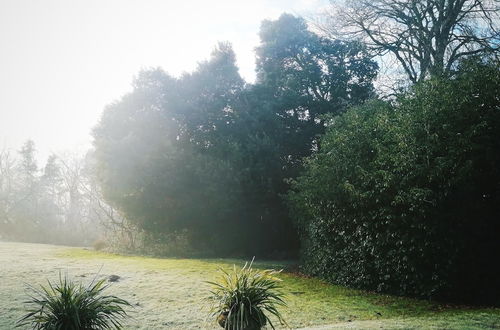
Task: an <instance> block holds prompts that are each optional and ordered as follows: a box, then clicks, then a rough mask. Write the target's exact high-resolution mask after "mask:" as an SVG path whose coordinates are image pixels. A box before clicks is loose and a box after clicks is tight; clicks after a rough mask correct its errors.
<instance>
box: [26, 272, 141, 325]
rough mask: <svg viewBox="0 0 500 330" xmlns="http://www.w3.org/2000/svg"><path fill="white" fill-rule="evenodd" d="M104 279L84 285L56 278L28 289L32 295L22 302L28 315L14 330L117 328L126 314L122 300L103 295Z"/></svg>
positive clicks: (105, 286)
mask: <svg viewBox="0 0 500 330" xmlns="http://www.w3.org/2000/svg"><path fill="white" fill-rule="evenodd" d="M108 287H109V285H106V280H105V279H102V280H99V281H96V280H95V279H94V281H92V282H91V283H90V284H89V285H88V286H83V285H82V284H81V283H75V282H73V281H71V280H69V279H68V278H67V277H66V276H65V277H64V278H62V277H61V276H59V282H58V283H55V284H53V283H51V282H50V281H48V285H47V286H43V285H42V286H41V287H40V289H36V288H34V287H31V289H32V290H33V294H31V295H30V299H29V300H28V301H26V302H25V303H26V305H27V306H28V308H27V309H28V313H27V314H26V315H25V316H24V317H22V318H21V319H20V320H19V321H18V322H17V327H21V326H27V325H28V326H31V328H33V329H35V330H49V329H50V330H55V329H65V330H97V329H99V330H101V329H115V330H117V329H121V328H122V320H124V319H125V318H126V317H127V316H128V315H127V312H126V310H125V309H124V308H125V307H129V306H131V305H130V303H128V302H127V301H126V300H124V299H121V298H118V297H116V296H112V295H105V294H104V293H103V291H104V290H106V289H107V288H108Z"/></svg>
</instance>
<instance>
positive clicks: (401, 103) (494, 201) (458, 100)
mask: <svg viewBox="0 0 500 330" xmlns="http://www.w3.org/2000/svg"><path fill="white" fill-rule="evenodd" d="M498 95H500V70H499V68H498V66H497V65H491V64H488V65H485V64H467V65H464V66H463V67H462V68H461V71H460V74H458V75H457V76H456V77H453V78H449V79H445V78H435V79H431V80H429V81H426V82H424V83H422V84H420V85H417V86H415V87H414V88H413V89H412V90H411V91H410V92H409V93H407V94H405V95H403V96H402V97H400V98H399V99H398V100H397V101H396V102H393V103H387V102H382V101H373V102H371V103H368V104H366V105H364V106H361V107H357V108H353V109H350V110H349V111H347V112H346V113H345V114H344V115H342V116H341V117H337V118H334V119H332V120H331V121H330V126H329V128H328V130H327V133H326V134H325V135H324V136H323V137H322V138H321V145H320V148H319V152H317V153H316V154H315V155H314V156H313V157H311V158H310V159H308V160H307V161H306V163H305V171H304V173H303V174H302V176H301V177H300V178H298V179H297V180H296V181H295V182H293V185H292V191H291V192H290V193H289V195H288V200H289V202H290V205H291V207H292V213H293V215H294V216H295V218H296V220H297V225H298V228H299V231H300V235H301V240H302V260H303V270H304V271H305V272H306V273H309V274H312V275H318V276H321V277H323V278H326V279H328V280H330V281H332V282H336V283H339V284H344V285H349V286H353V287H357V288H363V289H370V290H376V291H383V292H390V293H395V294H401V295H411V296H418V297H427V298H440V299H451V300H460V301H470V302H481V303H486V302H488V303H499V301H498V296H497V292H499V290H500V283H499V281H498V278H500V271H499V266H498V263H497V262H496V261H495V260H500V246H499V244H498V237H500V221H498V217H499V215H500V142H499V141H500V100H499V98H498Z"/></svg>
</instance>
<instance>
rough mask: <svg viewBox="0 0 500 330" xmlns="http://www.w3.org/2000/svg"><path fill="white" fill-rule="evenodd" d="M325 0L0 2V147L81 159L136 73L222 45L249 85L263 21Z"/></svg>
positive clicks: (174, 68)
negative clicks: (228, 46)
mask: <svg viewBox="0 0 500 330" xmlns="http://www.w3.org/2000/svg"><path fill="white" fill-rule="evenodd" d="M327 3H328V1H326V0H293V1H286V0H277V1H265V0H259V1H231V0H223V1H217V2H206V1H195V0H188V1H160V0H158V1H154V0H149V1H133V0H126V1H123V0H110V1H98V0H92V1H64V0H47V1H36V0H31V1H29V0H19V1H18V0H11V1H8V0H7V1H5V0H3V1H0V45H1V47H2V51H1V52H0V72H2V74H1V75H0V148H3V149H13V150H14V151H16V150H19V149H20V148H21V145H22V144H23V143H24V142H25V141H26V140H27V139H28V138H30V139H32V140H34V141H35V142H36V148H37V158H38V159H39V160H40V161H41V162H45V161H46V159H47V157H48V155H49V154H50V153H52V152H56V153H59V152H62V151H63V150H67V149H71V150H75V149H76V150H78V151H80V152H82V151H84V150H86V149H87V148H88V147H89V146H90V143H91V138H90V130H91V128H92V127H93V126H94V125H95V124H96V122H97V120H98V118H99V116H100V114H101V112H102V110H103V108H104V106H105V105H106V104H108V103H110V102H112V101H113V100H115V99H117V98H119V97H120V96H121V95H123V94H124V93H125V92H127V91H129V90H130V83H131V81H132V79H133V77H134V75H136V74H137V72H138V71H139V70H140V69H141V68H149V67H158V66H159V67H162V68H163V69H164V70H166V71H167V72H169V73H170V74H174V75H179V74H181V73H182V72H184V71H191V70H193V69H194V68H195V67H196V65H197V62H199V61H201V60H203V59H205V58H207V57H208V56H209V54H210V52H211V50H212V49H213V47H214V46H215V45H216V43H217V41H225V40H228V41H231V42H232V43H233V48H234V50H235V52H236V55H237V62H238V66H239V68H240V74H241V75H242V77H243V78H244V79H245V80H247V81H253V80H254V78H255V73H254V62H255V55H254V52H253V49H254V47H255V46H257V44H258V41H259V39H258V29H259V26H260V22H261V21H262V20H263V19H266V18H270V19H275V18H277V17H278V16H279V15H280V14H281V13H283V12H290V13H294V14H301V15H309V14H311V13H313V12H317V11H320V10H321V8H323V7H324V6H325V5H326V4H327Z"/></svg>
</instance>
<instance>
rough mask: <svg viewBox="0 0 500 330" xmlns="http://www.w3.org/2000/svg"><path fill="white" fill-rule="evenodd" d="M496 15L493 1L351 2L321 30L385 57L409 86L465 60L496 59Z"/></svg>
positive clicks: (498, 40)
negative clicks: (357, 42)
mask: <svg viewBox="0 0 500 330" xmlns="http://www.w3.org/2000/svg"><path fill="white" fill-rule="evenodd" d="M333 3H334V4H338V1H333ZM498 13H499V7H498V1H496V0H353V1H347V2H345V3H344V4H343V5H341V6H339V8H338V10H335V11H334V14H333V15H331V16H330V23H329V24H328V25H327V26H326V29H327V30H328V31H329V32H331V33H333V34H334V35H337V36H342V37H344V38H348V39H352V38H358V39H360V40H361V41H363V42H364V43H366V44H367V45H368V46H369V47H370V48H371V49H372V50H374V51H375V52H377V53H378V54H380V55H382V54H385V53H390V54H391V55H393V56H394V57H395V58H396V59H397V61H398V62H399V64H400V65H401V66H402V68H403V70H404V72H405V74H406V76H407V77H408V78H409V79H410V81H411V82H413V83H415V82H417V81H421V80H423V79H425V78H428V77H429V76H430V75H442V74H444V75H449V74H450V73H452V72H453V71H454V70H455V69H456V67H457V65H458V63H459V62H460V60H462V59H463V58H465V57H468V56H473V55H481V54H483V55H485V54H495V53H497V52H498V50H499V47H500V35H499V30H498V28H499V26H498V23H499V20H498V19H499V16H498Z"/></svg>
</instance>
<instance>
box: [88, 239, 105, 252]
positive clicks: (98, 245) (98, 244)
mask: <svg viewBox="0 0 500 330" xmlns="http://www.w3.org/2000/svg"><path fill="white" fill-rule="evenodd" d="M107 246H108V244H107V243H106V241H104V240H103V239H97V240H95V241H94V242H93V243H92V247H93V248H94V250H96V251H101V250H104V249H105V248H106V247H107Z"/></svg>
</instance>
